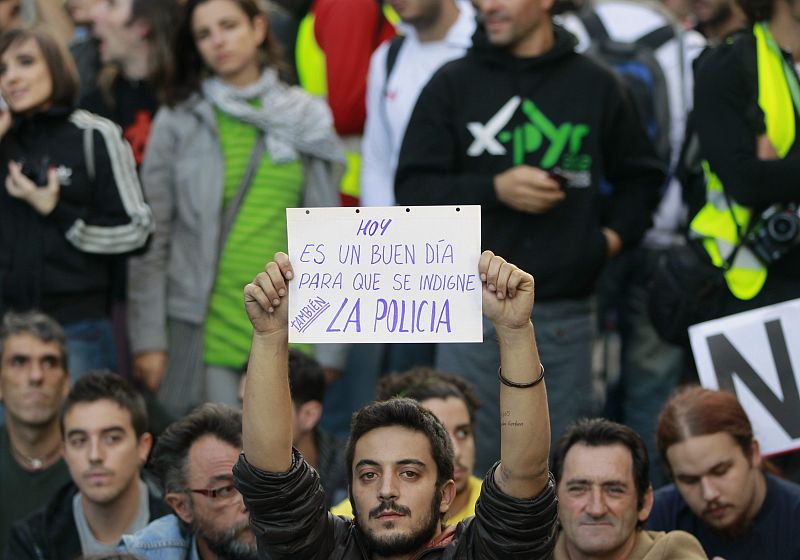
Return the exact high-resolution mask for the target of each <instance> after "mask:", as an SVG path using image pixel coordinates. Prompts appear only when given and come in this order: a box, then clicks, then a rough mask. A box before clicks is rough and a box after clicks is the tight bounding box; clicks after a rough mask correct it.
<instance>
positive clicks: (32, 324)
mask: <svg viewBox="0 0 800 560" xmlns="http://www.w3.org/2000/svg"><path fill="white" fill-rule="evenodd" d="M20 334H29V335H31V336H33V337H36V338H38V339H39V340H41V341H42V342H55V343H56V344H58V346H59V347H60V348H61V362H62V364H61V365H62V367H63V368H64V371H66V370H67V339H66V336H64V329H62V328H61V325H59V324H58V321H56V320H55V319H53V318H52V317H50V316H49V315H45V314H44V313H42V312H40V311H25V312H22V313H17V312H15V311H9V312H8V313H6V314H5V315H4V316H3V323H2V325H0V357H2V356H3V352H4V351H5V347H6V341H7V340H8V339H9V338H11V337H12V336H17V335H20Z"/></svg>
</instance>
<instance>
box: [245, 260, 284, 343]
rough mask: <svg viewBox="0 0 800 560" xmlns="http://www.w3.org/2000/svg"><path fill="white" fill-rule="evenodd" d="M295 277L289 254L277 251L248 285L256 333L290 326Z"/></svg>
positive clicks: (247, 299)
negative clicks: (273, 258) (262, 270)
mask: <svg viewBox="0 0 800 560" xmlns="http://www.w3.org/2000/svg"><path fill="white" fill-rule="evenodd" d="M292 278H294V273H293V271H292V265H291V263H290V262H289V255H287V254H286V253H275V260H273V261H270V262H268V263H267V265H266V266H265V267H264V272H261V273H259V275H258V276H256V277H255V280H253V282H251V283H250V284H248V285H247V286H245V287H244V306H245V309H246V310H247V316H248V317H249V318H250V322H251V323H252V324H253V331H254V334H270V333H273V332H277V331H280V330H286V329H287V328H288V325H289V287H288V285H287V282H288V281H289V280H291V279H292Z"/></svg>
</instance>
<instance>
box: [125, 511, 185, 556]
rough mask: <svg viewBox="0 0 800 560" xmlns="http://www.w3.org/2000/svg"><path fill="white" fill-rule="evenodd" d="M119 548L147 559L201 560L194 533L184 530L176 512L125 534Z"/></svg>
mask: <svg viewBox="0 0 800 560" xmlns="http://www.w3.org/2000/svg"><path fill="white" fill-rule="evenodd" d="M119 550H120V552H128V553H130V554H135V555H137V556H140V557H142V558H144V559H145V560H200V555H199V554H198V553H197V542H196V541H195V538H194V535H190V534H187V532H186V531H184V529H183V527H181V523H180V521H179V520H178V518H177V516H175V515H174V514H173V515H167V516H165V517H161V518H160V519H156V520H155V521H153V522H152V523H150V525H148V526H147V527H145V528H144V529H142V530H141V531H139V532H138V533H136V534H135V535H125V536H124V537H122V544H120V546H119Z"/></svg>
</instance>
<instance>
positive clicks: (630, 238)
mask: <svg viewBox="0 0 800 560" xmlns="http://www.w3.org/2000/svg"><path fill="white" fill-rule="evenodd" d="M477 4H478V10H479V13H480V21H481V25H479V26H478V30H477V31H476V33H475V36H474V38H473V47H472V49H470V51H469V52H468V53H467V56H466V57H464V58H462V59H460V60H456V61H453V62H451V63H449V64H448V65H446V66H444V67H443V68H441V69H440V70H439V71H438V72H437V74H436V75H434V77H433V78H432V79H431V81H430V82H429V83H428V85H427V86H426V87H425V89H424V90H423V91H422V94H421V95H420V97H419V100H418V102H417V106H416V108H415V109H414V113H413V114H412V116H411V121H410V122H409V125H408V129H407V132H406V136H405V139H404V141H403V147H402V149H401V152H400V159H399V163H398V169H397V176H396V182H395V189H396V196H397V201H398V203H399V204H401V205H403V204H409V205H410V204H415V205H421V204H424V205H435V204H480V205H481V206H482V208H483V212H482V236H483V237H482V238H483V246H484V247H483V248H484V249H491V250H492V251H495V252H496V253H499V254H503V255H507V257H508V258H509V260H511V261H513V262H515V263H517V264H518V265H519V266H520V268H522V269H524V270H529V271H531V272H532V273H534V274H535V275H536V280H537V285H536V297H537V307H536V314H537V315H536V324H537V331H538V334H539V336H538V339H539V342H540V348H541V354H542V361H543V362H544V363H545V364H546V365H547V368H548V372H549V375H548V379H550V380H551V381H550V383H549V384H548V387H547V389H548V396H549V400H550V408H551V411H552V413H551V422H552V431H551V433H552V435H553V437H554V438H557V437H558V436H559V435H560V433H561V431H562V430H563V429H564V428H565V427H566V425H567V424H568V423H569V422H571V421H572V420H574V419H576V418H579V417H581V416H586V415H589V414H591V412H592V410H591V409H592V401H593V399H592V394H593V389H592V379H591V347H592V340H593V331H594V312H593V300H592V294H593V292H594V287H595V280H596V278H597V276H598V274H599V272H600V270H601V268H602V267H603V264H604V263H605V262H606V260H607V259H608V258H609V257H613V256H614V255H616V254H617V253H619V251H620V250H622V249H623V248H624V247H628V246H631V245H633V244H635V243H636V242H637V241H638V240H639V239H640V238H641V236H642V234H643V233H644V231H645V230H646V229H647V227H648V225H649V223H650V215H651V212H652V210H653V209H654V207H655V204H656V202H657V200H658V194H659V191H658V188H659V186H660V185H662V184H663V182H664V171H663V169H662V166H661V164H660V162H659V160H658V158H657V156H656V154H655V151H654V149H653V147H652V145H651V143H650V141H649V139H648V138H647V135H646V134H645V132H644V129H643V127H642V125H641V123H640V121H639V119H638V117H637V115H636V112H635V109H634V108H633V106H632V103H631V101H630V99H629V97H628V94H627V93H626V92H625V91H624V90H623V86H622V85H621V84H620V82H619V81H618V79H617V78H616V77H615V76H614V75H613V74H612V73H611V71H610V70H607V69H605V68H603V67H601V66H599V65H598V64H597V63H595V62H592V61H590V60H589V59H588V58H585V57H584V56H582V55H579V54H577V53H575V51H574V46H575V40H574V38H573V37H572V36H571V35H570V34H568V33H567V32H566V31H564V30H563V29H561V28H559V27H556V26H554V25H553V22H552V19H551V16H550V13H549V10H550V8H551V6H552V0H478V2H477ZM497 361H498V348H497V343H496V341H495V335H494V331H493V330H492V327H491V325H490V324H488V323H485V324H484V342H483V344H481V345H477V344H470V345H465V344H447V345H440V346H439V348H438V352H437V367H438V368H441V369H443V370H445V371H456V372H460V373H461V374H462V375H463V376H464V377H466V378H467V379H468V380H469V381H471V382H472V383H474V384H475V385H476V386H477V388H478V392H479V397H480V398H481V400H482V401H483V402H484V403H486V405H487V406H485V407H484V408H482V409H481V412H480V413H479V416H478V418H477V437H476V439H477V440H478V441H480V442H482V443H481V448H480V449H479V450H478V469H479V470H480V469H485V468H488V467H489V466H490V462H489V461H491V460H492V458H493V457H496V456H497V450H496V447H497V442H498V441H499V437H498V429H499V427H498V425H497V421H496V418H497V415H498V414H499V410H498V402H497V395H496V391H495V390H494V387H493V386H494V382H493V380H492V375H491V371H492V369H493V368H494V367H495V366H494V364H496V363H497Z"/></svg>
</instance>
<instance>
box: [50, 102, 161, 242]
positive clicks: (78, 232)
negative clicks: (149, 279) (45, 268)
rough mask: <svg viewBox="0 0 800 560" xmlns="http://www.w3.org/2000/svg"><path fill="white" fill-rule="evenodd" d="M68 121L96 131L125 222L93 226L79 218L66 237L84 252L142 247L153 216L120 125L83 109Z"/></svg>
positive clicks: (96, 157)
mask: <svg viewBox="0 0 800 560" xmlns="http://www.w3.org/2000/svg"><path fill="white" fill-rule="evenodd" d="M70 122H72V123H73V124H74V125H75V126H77V127H78V128H79V129H81V130H86V129H87V128H88V129H92V130H94V131H96V132H98V133H100V135H101V137H102V139H103V141H104V145H105V148H106V152H107V154H108V159H109V163H110V167H111V179H112V180H111V181H109V182H112V183H113V187H114V188H116V192H117V194H118V196H119V200H120V201H121V203H122V207H123V208H124V211H125V214H126V215H127V222H126V223H123V224H119V225H97V224H91V223H87V222H86V221H85V220H84V219H82V218H79V219H77V220H75V222H74V223H73V224H72V226H71V227H70V228H69V229H68V230H67V233H66V237H67V239H68V240H69V241H70V242H71V243H72V244H73V245H75V246H76V247H77V248H78V249H80V250H81V251H85V252H87V253H99V254H120V253H127V252H130V251H134V250H136V249H138V248H140V247H142V246H143V245H144V244H145V243H146V242H147V238H148V236H149V235H150V233H151V232H152V231H153V228H154V223H153V216H152V213H151V211H150V207H149V206H147V204H146V203H145V201H144V197H143V195H142V187H141V184H140V183H139V177H138V175H137V172H136V163H135V162H134V159H133V153H132V151H131V148H130V146H129V145H128V143H127V142H125V140H124V139H123V138H122V134H121V131H120V128H119V127H118V126H117V125H116V124H114V123H113V122H111V121H110V120H108V119H105V118H102V117H99V116H97V115H95V114H93V113H89V112H88V111H83V110H78V111H75V112H74V113H73V114H72V115H71V116H70ZM99 156H100V154H95V158H94V159H95V161H97V162H98V163H99V162H100V157H99ZM99 182H100V181H98V183H99ZM96 188H100V189H103V188H111V185H103V184H98V185H97V186H96Z"/></svg>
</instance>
